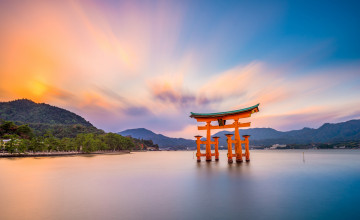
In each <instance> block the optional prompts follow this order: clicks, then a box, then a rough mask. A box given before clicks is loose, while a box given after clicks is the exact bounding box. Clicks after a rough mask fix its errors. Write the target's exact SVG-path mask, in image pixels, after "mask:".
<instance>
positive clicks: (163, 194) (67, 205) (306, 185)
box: [0, 149, 360, 220]
mask: <svg viewBox="0 0 360 220" xmlns="http://www.w3.org/2000/svg"><path fill="white" fill-rule="evenodd" d="M226 154H227V151H220V161H218V162H215V161H212V162H205V161H201V162H200V163H198V162H196V157H195V152H193V151H159V152H155V151H154V152H134V153H130V154H122V155H82V156H67V157H39V158H36V157H29V158H0V219H1V220H7V219H19V220H20V219H21V220H23V219H28V220H39V219H51V220H53V219H55V220H57V219H105V220H106V219H125V220H126V219H150V220H152V219H154V220H155V219H156V220H162V219H169V220H171V219H266V220H269V219H289V220H290V219H291V220H294V219H360V150H350V149H338V150H252V151H250V154H251V161H250V162H243V163H240V164H237V163H233V164H228V163H227V158H226Z"/></svg>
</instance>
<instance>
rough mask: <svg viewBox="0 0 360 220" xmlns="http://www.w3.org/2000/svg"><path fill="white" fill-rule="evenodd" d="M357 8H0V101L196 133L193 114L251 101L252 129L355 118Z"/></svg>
mask: <svg viewBox="0 0 360 220" xmlns="http://www.w3.org/2000/svg"><path fill="white" fill-rule="evenodd" d="M358 9H359V5H358V3H353V2H350V1H349V2H346V1H344V2H341V3H330V2H327V1H324V2H322V1H319V2H317V3H314V2H312V1H311V2H310V1H309V2H308V4H304V3H303V4H298V3H296V2H292V1H274V2H271V3H270V2H261V3H259V2H256V1H90V0H89V1H72V0H64V1H1V2H0V29H1V35H0V48H1V52H0V101H10V100H14V99H21V98H28V99H32V100H33V101H35V102H45V103H48V104H51V105H55V106H58V107H61V108H65V109H68V110H70V111H73V112H75V113H77V114H79V115H81V116H82V117H84V118H85V119H86V120H88V121H90V122H91V123H92V124H93V125H94V126H96V127H98V128H100V129H103V130H105V131H108V132H110V131H111V132H119V131H122V130H125V129H130V128H139V127H144V128H147V129H150V130H152V131H154V132H157V133H162V134H165V135H168V136H171V137H185V138H192V137H193V135H195V134H197V133H199V132H198V131H197V130H196V126H197V124H196V121H195V120H193V119H191V118H189V113H190V112H204V113H205V112H219V111H228V110H235V109H240V108H245V107H248V106H252V105H255V104H257V103H260V106H259V108H260V112H259V113H256V114H254V115H253V116H252V118H251V120H250V121H251V122H252V126H251V127H252V128H254V127H271V128H274V129H278V130H281V131H286V130H292V129H301V128H303V127H311V128H317V127H319V126H321V125H322V124H323V123H326V122H330V123H335V122H341V121H346V120H350V119H359V118H360V99H359V97H360V44H359V43H358V38H359V35H360V29H359V28H358V24H359V22H360V15H359V14H358Z"/></svg>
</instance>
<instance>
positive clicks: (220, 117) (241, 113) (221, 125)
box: [190, 104, 259, 163]
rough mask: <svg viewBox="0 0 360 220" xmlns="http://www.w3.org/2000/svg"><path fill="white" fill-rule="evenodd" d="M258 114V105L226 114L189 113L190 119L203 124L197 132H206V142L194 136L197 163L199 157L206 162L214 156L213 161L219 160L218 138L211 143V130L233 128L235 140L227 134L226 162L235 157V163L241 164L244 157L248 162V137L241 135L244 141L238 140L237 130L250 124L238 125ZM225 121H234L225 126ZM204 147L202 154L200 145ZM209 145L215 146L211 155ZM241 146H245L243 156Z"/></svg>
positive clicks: (199, 159)
mask: <svg viewBox="0 0 360 220" xmlns="http://www.w3.org/2000/svg"><path fill="white" fill-rule="evenodd" d="M255 112H259V104H257V105H254V106H251V107H248V108H243V109H239V110H234V111H228V112H217V113H193V112H191V115H190V117H191V118H195V119H196V120H197V122H205V123H206V125H205V126H198V130H206V140H205V141H202V140H201V138H202V136H199V135H197V136H195V138H196V144H197V153H196V157H197V161H198V162H200V161H201V157H205V158H206V161H211V159H212V156H215V160H216V161H218V160H219V146H218V145H219V137H213V138H214V141H211V129H226V128H235V139H234V140H232V139H231V138H232V136H233V134H227V135H226V136H227V143H228V162H229V163H232V162H233V159H232V158H233V157H236V162H242V161H243V159H242V157H243V156H245V157H246V161H250V152H249V137H250V136H249V135H243V137H244V140H241V139H240V135H239V128H241V127H250V122H246V123H240V122H239V119H240V118H249V117H251V114H253V113H255ZM227 120H234V123H232V124H228V125H227V124H226V121H227ZM212 121H217V122H218V125H212V124H211V122H212ZM201 144H205V145H206V153H205V154H202V153H201V152H200V145H201ZM211 144H214V145H215V153H211ZM232 144H235V154H233V153H232ZM241 144H245V154H243V153H242V146H241Z"/></svg>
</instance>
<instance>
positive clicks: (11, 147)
mask: <svg viewBox="0 0 360 220" xmlns="http://www.w3.org/2000/svg"><path fill="white" fill-rule="evenodd" d="M16 140H17V138H16V136H12V137H11V139H10V140H9V141H8V142H6V143H5V150H6V151H7V152H8V153H10V154H13V153H15V152H16V145H17V143H16V142H17V141H16Z"/></svg>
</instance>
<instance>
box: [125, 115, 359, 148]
mask: <svg viewBox="0 0 360 220" xmlns="http://www.w3.org/2000/svg"><path fill="white" fill-rule="evenodd" d="M228 133H232V134H234V132H228V131H220V132H217V133H215V134H214V135H212V136H218V137H220V139H219V146H224V147H226V146H227V143H226V136H225V134H228ZM119 134H121V135H123V136H132V137H135V138H140V139H151V140H153V141H154V143H155V144H158V145H159V146H160V147H161V148H165V147H191V148H194V147H196V143H195V140H189V139H183V138H170V137H166V136H164V135H162V134H155V133H154V132H152V131H149V130H147V129H145V128H138V129H129V130H125V131H122V132H119ZM239 134H240V135H241V136H242V135H251V137H250V143H251V144H252V145H266V146H268V145H273V144H303V145H304V144H313V143H339V142H345V141H360V120H351V121H347V122H341V123H336V124H330V123H326V124H324V125H322V126H321V127H320V128H318V129H313V128H303V129H301V130H293V131H287V132H282V131H277V130H275V129H272V128H249V129H240V131H239ZM203 135H204V136H205V132H204V133H203Z"/></svg>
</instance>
